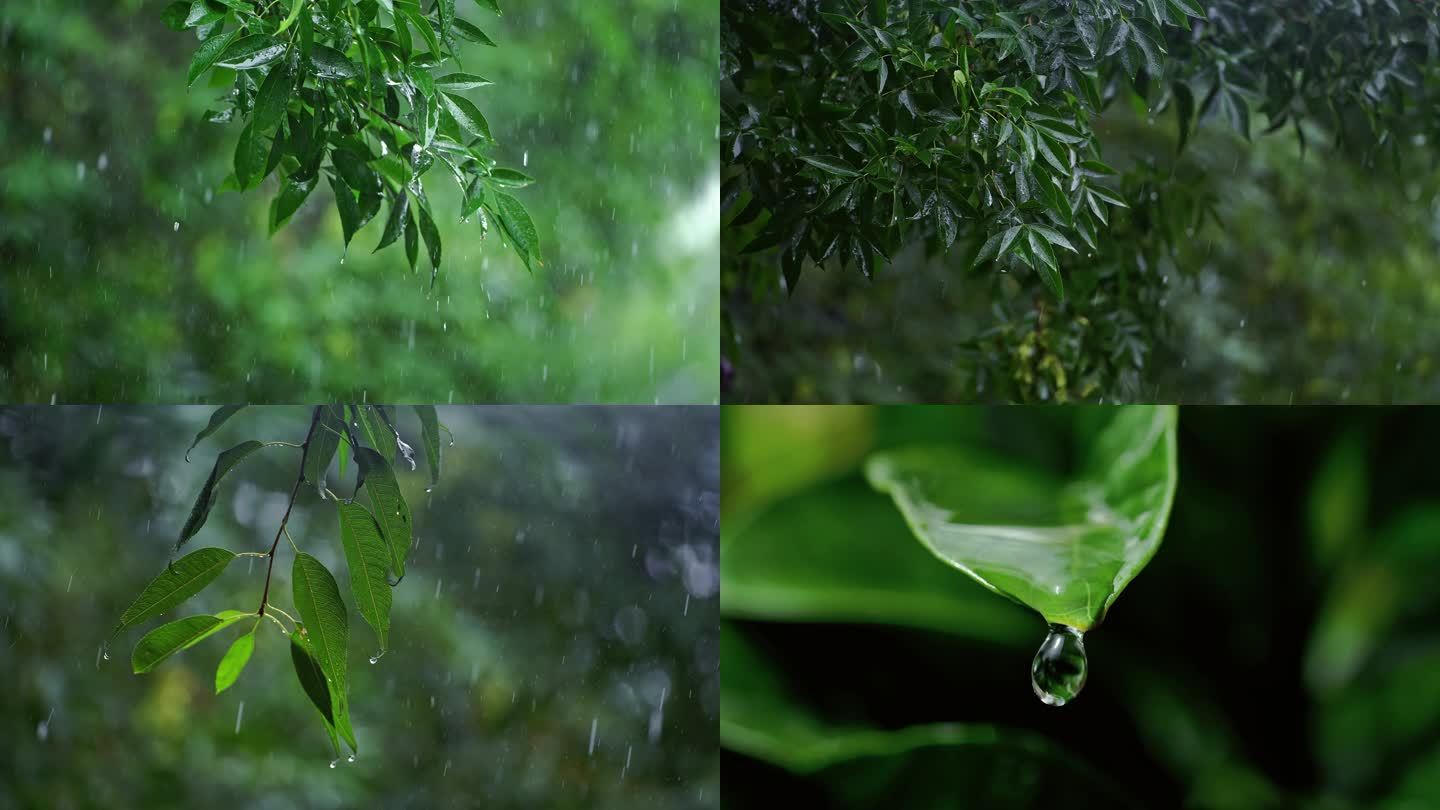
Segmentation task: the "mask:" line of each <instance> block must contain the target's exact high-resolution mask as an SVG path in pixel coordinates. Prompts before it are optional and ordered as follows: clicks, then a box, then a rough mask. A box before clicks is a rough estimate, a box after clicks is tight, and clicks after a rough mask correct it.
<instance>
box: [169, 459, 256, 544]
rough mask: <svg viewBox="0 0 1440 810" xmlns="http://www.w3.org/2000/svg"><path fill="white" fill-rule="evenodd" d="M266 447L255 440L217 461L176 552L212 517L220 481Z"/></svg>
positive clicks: (182, 532)
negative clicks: (237, 465) (257, 451)
mask: <svg viewBox="0 0 1440 810" xmlns="http://www.w3.org/2000/svg"><path fill="white" fill-rule="evenodd" d="M265 446H266V445H265V444H264V443H262V442H257V441H253V440H252V441H248V442H241V443H240V444H237V445H235V446H234V447H232V448H230V449H229V450H226V451H225V452H223V453H221V454H220V455H219V457H218V458H216V459H215V466H214V467H213V468H211V470H210V477H209V478H207V479H205V486H203V487H201V488H200V497H198V498H196V499H195V506H194V507H192V508H191V510H190V517H189V519H187V520H186V521H185V525H184V526H183V527H181V529H180V539H179V540H178V541H176V543H175V550H176V551H179V550H180V547H181V546H183V545H185V542H186V541H187V540H189V539H190V538H192V537H194V536H195V533H196V532H198V531H200V528H201V527H202V526H204V525H205V520H206V518H208V517H210V510H211V509H213V508H214V507H215V499H216V497H218V493H217V492H216V490H217V488H218V487H219V486H220V479H222V478H224V477H225V475H226V474H227V473H229V472H230V471H231V470H232V469H234V468H235V465H236V464H239V463H240V462H242V461H244V460H245V459H246V457H248V456H249V455H250V454H251V453H253V452H255V451H256V450H259V449H260V448H262V447H265Z"/></svg>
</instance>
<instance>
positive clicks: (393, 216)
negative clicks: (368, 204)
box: [371, 191, 410, 253]
mask: <svg viewBox="0 0 1440 810" xmlns="http://www.w3.org/2000/svg"><path fill="white" fill-rule="evenodd" d="M409 211H410V195H408V194H406V193H405V192H403V191H402V192H400V196H398V197H396V198H394V199H393V200H391V201H390V218H389V219H387V220H385V233H384V234H382V235H381V236H380V244H378V245H376V246H375V251H378V250H380V249H381V248H384V247H388V246H389V245H390V244H391V243H392V242H394V241H395V240H396V239H399V238H400V232H401V231H402V230H403V229H404V227H405V221H406V219H405V217H406V214H408V213H409ZM375 251H371V252H372V253H373V252H375Z"/></svg>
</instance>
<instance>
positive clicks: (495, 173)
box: [485, 169, 535, 188]
mask: <svg viewBox="0 0 1440 810" xmlns="http://www.w3.org/2000/svg"><path fill="white" fill-rule="evenodd" d="M485 179H486V180H487V181H489V182H490V183H491V184H492V185H495V186H498V187H499V188H525V187H526V186H528V185H530V184H531V183H534V182H535V178H533V177H531V176H530V175H528V174H526V173H524V172H521V171H516V170H515V169H491V170H490V174H489V176H487V177H486V178H485Z"/></svg>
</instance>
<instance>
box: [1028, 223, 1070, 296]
mask: <svg viewBox="0 0 1440 810" xmlns="http://www.w3.org/2000/svg"><path fill="white" fill-rule="evenodd" d="M1025 236H1026V244H1025V249H1026V250H1028V251H1029V254H1030V256H1031V257H1033V258H1034V260H1035V262H1034V266H1035V272H1037V273H1039V274H1040V280H1041V281H1043V282H1045V287H1046V288H1047V289H1049V290H1050V292H1051V293H1052V294H1054V296H1055V297H1056V298H1059V299H1061V300H1064V299H1065V283H1064V280H1063V279H1061V278H1060V267H1059V266H1058V265H1057V264H1056V263H1055V251H1053V250H1051V249H1050V243H1049V242H1048V241H1046V240H1045V238H1044V237H1042V236H1041V235H1040V234H1038V233H1036V231H1035V229H1034V228H1033V227H1032V228H1027V229H1026V231H1025Z"/></svg>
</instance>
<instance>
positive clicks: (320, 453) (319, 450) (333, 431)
mask: <svg viewBox="0 0 1440 810" xmlns="http://www.w3.org/2000/svg"><path fill="white" fill-rule="evenodd" d="M344 432H345V421H344V420H343V419H341V418H340V416H339V414H338V413H337V412H336V410H335V406H333V405H324V406H321V411H320V420H319V421H318V422H317V423H316V424H315V432H314V433H312V434H310V445H309V447H308V448H306V450H305V464H304V469H303V471H302V473H303V476H304V480H305V482H306V483H309V484H311V485H313V486H314V487H315V488H316V491H317V492H319V493H320V496H321V497H324V495H325V483H326V482H325V473H326V472H327V471H328V470H329V469H330V462H331V461H332V460H334V458H335V449H336V448H337V447H339V446H340V442H341V437H342V435H343V434H344Z"/></svg>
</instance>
